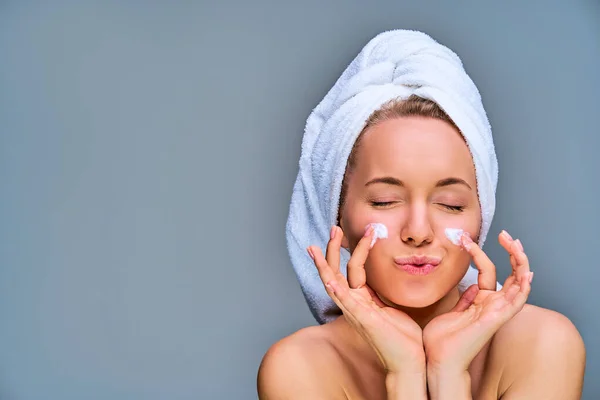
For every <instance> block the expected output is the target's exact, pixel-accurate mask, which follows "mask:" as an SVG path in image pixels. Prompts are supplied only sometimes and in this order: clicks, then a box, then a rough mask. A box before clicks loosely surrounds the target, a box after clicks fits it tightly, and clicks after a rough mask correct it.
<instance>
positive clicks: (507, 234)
mask: <svg viewBox="0 0 600 400" xmlns="http://www.w3.org/2000/svg"><path fill="white" fill-rule="evenodd" d="M502 234H503V235H504V236H505V237H506V238H507V239H509V240H513V238H512V236H510V234H509V233H508V232H506V231H505V230H504V229H503V230H502Z"/></svg>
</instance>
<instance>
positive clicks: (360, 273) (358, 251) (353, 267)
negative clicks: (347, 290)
mask: <svg viewBox="0 0 600 400" xmlns="http://www.w3.org/2000/svg"><path fill="white" fill-rule="evenodd" d="M373 235H374V233H373V227H372V226H369V227H368V228H367V230H366V231H365V234H364V235H363V237H362V238H361V239H360V241H359V242H358V244H357V245H356V248H355V249H354V251H353V252H352V256H351V257H350V260H348V270H347V273H348V284H349V285H350V287H351V288H353V289H357V288H360V287H362V286H364V285H365V284H366V282H367V274H366V272H365V262H366V261H367V257H368V255H369V250H370V246H371V238H372V237H373Z"/></svg>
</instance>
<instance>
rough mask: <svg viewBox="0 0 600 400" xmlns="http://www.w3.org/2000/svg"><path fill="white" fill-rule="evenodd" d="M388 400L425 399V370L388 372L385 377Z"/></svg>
mask: <svg viewBox="0 0 600 400" xmlns="http://www.w3.org/2000/svg"><path fill="white" fill-rule="evenodd" d="M385 387H386V390H387V398H388V400H396V399H415V400H421V399H422V400H426V399H427V372H426V371H425V369H423V371H422V372H388V374H387V375H386V377H385Z"/></svg>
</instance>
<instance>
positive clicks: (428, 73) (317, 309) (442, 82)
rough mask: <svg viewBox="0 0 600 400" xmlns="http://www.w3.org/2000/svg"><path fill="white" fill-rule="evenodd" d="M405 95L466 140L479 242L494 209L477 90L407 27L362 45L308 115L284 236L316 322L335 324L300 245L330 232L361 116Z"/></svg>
mask: <svg viewBox="0 0 600 400" xmlns="http://www.w3.org/2000/svg"><path fill="white" fill-rule="evenodd" d="M412 94H414V95H417V96H419V97H422V98H425V99H430V100H432V101H434V102H435V103H437V104H438V105H439V106H440V107H441V108H442V109H443V110H444V111H445V112H446V113H447V114H448V115H449V116H450V118H451V119H452V120H453V121H454V123H455V124H456V125H457V126H458V128H459V129H460V131H461V132H462V134H463V136H464V137H465V139H466V142H467V144H468V146H469V149H470V151H471V155H472V157H473V161H474V164H475V172H476V177H477V190H478V195H479V201H480V204H481V214H482V224H481V232H480V235H479V245H480V246H482V245H483V243H484V241H485V238H486V235H487V233H488V231H489V228H490V224H491V222H492V218H493V215H494V210H495V204H496V201H495V193H496V185H497V181H498V163H497V160H496V153H495V151H494V143H493V140H492V132H491V128H490V125H489V122H488V119H487V116H486V113H485V110H484V109H483V105H482V103H481V97H480V95H479V91H478V90H477V87H476V86H475V84H474V83H473V81H472V80H471V79H470V78H469V76H468V75H467V73H466V72H465V70H464V69H463V66H462V63H461V61H460V59H459V58H458V56H457V55H456V54H455V53H454V52H452V51H451V50H450V49H448V48H447V47H445V46H442V45H441V44H439V43H437V42H436V41H435V40H433V39H432V38H431V37H429V36H428V35H426V34H424V33H422V32H417V31H408V30H394V31H388V32H383V33H381V34H379V35H377V36H376V37H375V38H373V39H372V40H371V41H370V42H369V43H367V45H366V46H365V47H364V48H363V49H362V51H361V52H360V54H358V56H357V57H356V58H355V59H354V60H353V61H352V62H351V63H350V65H349V66H348V67H347V68H346V70H345V71H344V72H343V73H342V76H341V77H340V78H339V79H338V80H337V82H336V83H335V85H334V86H333V88H332V89H331V90H329V92H328V93H327V95H326V96H325V98H324V99H323V100H322V101H321V102H320V103H319V105H318V106H317V107H316V108H315V109H314V110H313V111H312V113H311V114H310V116H309V117H308V120H307V121H306V128H305V131H304V138H303V139H302V150H301V156H300V163H299V172H298V177H297V179H296V182H295V184H294V189H293V194H292V200H291V204H290V210H289V216H288V221H287V224H286V239H287V247H288V251H289V254H290V257H291V261H292V265H293V267H294V270H295V272H296V275H297V277H298V280H299V281H300V286H301V287H302V292H303V294H304V296H305V298H306V301H307V302H308V305H309V307H310V310H311V312H312V313H313V315H314V317H315V318H316V319H317V321H318V322H319V323H320V324H323V323H326V322H329V321H331V320H333V319H335V318H336V317H337V316H339V315H340V314H341V311H340V310H339V308H338V307H337V306H336V305H335V303H334V302H333V301H332V300H331V298H330V297H329V296H328V295H327V292H326V291H325V288H324V286H323V283H322V282H321V279H320V278H319V274H318V272H317V269H316V267H315V265H314V262H313V260H312V259H311V258H310V257H309V255H308V253H307V251H306V248H307V247H308V246H310V245H316V246H319V247H320V248H321V249H322V250H323V251H324V250H325V248H326V247H327V242H328V241H329V232H330V229H331V227H332V226H333V225H335V224H336V222H337V213H338V206H339V204H338V203H339V199H340V191H341V185H342V179H343V177H344V172H345V168H346V162H347V160H348V157H349V155H350V151H351V150H352V146H353V145H354V142H355V140H356V138H357V137H358V135H359V134H360V132H361V131H362V129H363V127H364V126H365V123H366V121H367V119H368V118H369V116H370V115H371V114H372V113H373V112H374V111H376V110H377V109H379V108H380V107H381V106H382V105H383V104H384V103H385V102H387V101H389V100H391V99H394V98H401V99H406V98H408V97H409V96H410V95H412ZM349 258H350V253H349V252H348V251H347V250H345V249H342V254H341V259H340V270H341V271H342V273H343V274H344V275H346V265H347V263H348V260H349ZM477 274H478V271H477V270H476V269H475V268H473V267H472V266H469V270H468V271H467V273H466V275H465V277H464V278H463V279H462V281H461V283H460V284H459V290H460V291H461V292H463V291H464V290H465V289H466V288H467V287H468V286H470V285H471V284H473V283H477ZM501 287H502V286H501V285H500V284H497V288H498V289H500V288H501Z"/></svg>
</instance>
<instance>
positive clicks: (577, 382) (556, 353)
mask: <svg viewBox="0 0 600 400" xmlns="http://www.w3.org/2000/svg"><path fill="white" fill-rule="evenodd" d="M533 326H537V327H536V328H535V334H534V335H533V338H534V340H530V341H529V343H528V346H529V348H527V349H525V348H521V349H519V347H517V348H513V349H512V350H511V351H519V352H520V353H521V355H520V356H519V357H517V358H513V360H518V363H517V362H513V363H512V364H511V365H510V368H511V370H512V371H511V376H512V383H511V385H510V387H509V388H508V389H507V390H506V392H505V393H504V395H503V396H502V397H501V398H502V400H515V399H548V400H552V399H557V400H558V399H560V400H570V399H580V398H581V392H582V389H583V375H584V372H585V358H586V355H585V345H584V343H583V339H582V338H581V335H580V334H579V332H578V331H577V328H576V327H575V325H573V323H572V322H571V321H570V320H569V319H568V318H567V317H565V316H563V315H562V314H559V313H556V312H550V313H546V314H545V316H544V318H541V319H540V320H538V321H537V323H533V324H530V325H529V328H530V329H531V328H532V327H533ZM520 350H522V351H520Z"/></svg>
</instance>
